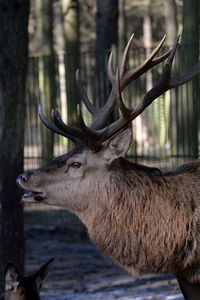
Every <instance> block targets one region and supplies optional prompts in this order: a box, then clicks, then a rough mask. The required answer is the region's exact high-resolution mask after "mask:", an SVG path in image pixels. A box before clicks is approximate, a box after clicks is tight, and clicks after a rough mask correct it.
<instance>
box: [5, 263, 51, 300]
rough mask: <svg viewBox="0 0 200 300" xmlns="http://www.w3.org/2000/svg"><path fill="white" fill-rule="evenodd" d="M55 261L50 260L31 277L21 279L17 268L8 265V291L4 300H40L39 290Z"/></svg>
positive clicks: (6, 278) (6, 280) (6, 276)
mask: <svg viewBox="0 0 200 300" xmlns="http://www.w3.org/2000/svg"><path fill="white" fill-rule="evenodd" d="M53 261H54V259H53V258H52V259H50V260H49V261H48V262H47V263H46V264H44V265H43V266H42V267H41V268H40V269H39V270H38V271H37V272H35V273H34V274H33V275H31V276H25V277H22V278H20V276H19V272H18V271H17V269H16V268H15V266H14V265H13V264H12V263H10V264H8V266H7V268H6V271H5V283H6V291H5V293H4V294H3V295H2V297H1V299H2V300H40V296H39V290H40V289H41V287H42V284H43V281H44V280H45V278H46V277H47V275H48V272H49V270H50V268H51V265H52V263H53Z"/></svg>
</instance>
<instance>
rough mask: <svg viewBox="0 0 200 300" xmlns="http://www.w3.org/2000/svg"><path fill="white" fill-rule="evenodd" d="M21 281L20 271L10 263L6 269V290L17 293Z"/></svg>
mask: <svg viewBox="0 0 200 300" xmlns="http://www.w3.org/2000/svg"><path fill="white" fill-rule="evenodd" d="M19 281H20V275H19V271H18V270H17V268H16V267H15V265H14V264H13V263H9V264H8V265H7V267H6V269H5V290H6V291H16V290H17V286H18V284H19Z"/></svg>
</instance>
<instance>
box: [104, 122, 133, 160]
mask: <svg viewBox="0 0 200 300" xmlns="http://www.w3.org/2000/svg"><path fill="white" fill-rule="evenodd" d="M131 128H132V127H131V125H129V126H128V127H126V129H124V130H123V131H120V132H119V133H117V134H116V135H115V136H114V137H112V138H111V139H110V140H108V141H107V142H106V143H105V144H104V150H103V151H104V158H105V159H106V160H107V161H109V162H112V161H113V160H114V159H116V158H118V157H121V156H123V155H125V154H126V152H127V151H128V149H129V147H130V145H131V140H132V129H131Z"/></svg>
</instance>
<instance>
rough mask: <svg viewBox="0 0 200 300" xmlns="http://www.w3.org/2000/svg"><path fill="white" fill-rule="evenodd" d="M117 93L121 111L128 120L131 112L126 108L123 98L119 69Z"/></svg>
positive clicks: (117, 73) (117, 72)
mask: <svg viewBox="0 0 200 300" xmlns="http://www.w3.org/2000/svg"><path fill="white" fill-rule="evenodd" d="M116 91H117V97H116V98H117V104H118V106H119V109H120V111H121V113H122V116H123V118H124V119H126V118H127V117H129V115H130V113H131V110H130V109H129V108H127V107H126V106H125V104H124V101H123V98H122V93H121V90H120V71H119V69H117V71H116Z"/></svg>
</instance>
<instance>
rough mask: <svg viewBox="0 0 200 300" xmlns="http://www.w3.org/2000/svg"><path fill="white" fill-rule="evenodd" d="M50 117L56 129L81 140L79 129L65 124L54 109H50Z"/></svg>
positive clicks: (81, 134)
mask: <svg viewBox="0 0 200 300" xmlns="http://www.w3.org/2000/svg"><path fill="white" fill-rule="evenodd" d="M52 117H53V120H54V123H55V125H56V126H57V128H59V129H60V130H62V131H63V132H64V133H66V134H69V135H71V136H74V137H77V138H78V139H79V140H81V139H83V133H82V131H81V130H80V129H79V128H76V127H72V126H69V125H67V124H65V123H64V122H63V120H62V118H61V116H60V114H59V111H58V110H57V109H56V108H53V109H52Z"/></svg>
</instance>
